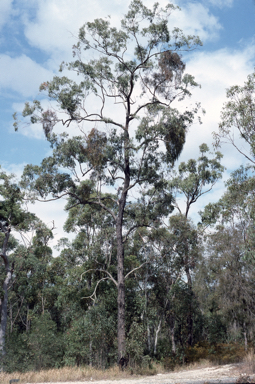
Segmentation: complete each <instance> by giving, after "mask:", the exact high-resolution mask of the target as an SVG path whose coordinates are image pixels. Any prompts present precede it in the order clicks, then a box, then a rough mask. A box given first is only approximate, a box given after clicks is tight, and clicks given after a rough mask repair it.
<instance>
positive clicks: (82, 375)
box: [0, 349, 255, 384]
mask: <svg viewBox="0 0 255 384" xmlns="http://www.w3.org/2000/svg"><path fill="white" fill-rule="evenodd" d="M225 359H226V357H225ZM225 359H223V360H225ZM241 361H242V359H241ZM217 363H219V362H218V361H217ZM217 363H216V361H214V362H213V361H211V359H200V360H199V361H196V362H193V363H190V364H186V365H185V366H183V365H181V366H179V365H176V366H175V367H174V368H173V370H174V371H175V372H178V371H180V370H185V371H187V370H195V369H203V368H209V367H212V366H215V365H217ZM222 363H224V364H225V361H222ZM169 370H170V369H169V367H166V365H165V364H160V363H154V364H152V366H151V367H150V368H149V367H148V366H147V367H140V368H138V367H137V368H127V369H126V370H125V371H123V372H122V371H120V370H119V368H118V367H117V366H114V367H111V368H109V369H104V370H102V369H96V368H93V367H89V366H86V367H64V368H59V369H50V370H42V371H39V372H34V371H33V372H32V371H31V372H26V373H21V372H13V373H0V383H1V384H9V382H10V380H11V379H19V380H20V382H19V384H22V383H49V382H68V381H69V382H70V381H71V382H72V381H91V379H92V380H93V381H95V380H118V379H128V378H130V379H131V378H135V377H138V376H141V375H144V376H149V375H156V374H159V373H166V372H168V371H169ZM238 370H239V372H240V377H239V380H241V379H244V377H246V378H248V377H249V376H247V375H252V374H254V373H255V353H254V350H253V349H250V350H249V351H248V352H247V353H246V354H245V356H244V358H243V364H242V366H240V369H238ZM239 382H243V381H239ZM246 382H249V381H246Z"/></svg>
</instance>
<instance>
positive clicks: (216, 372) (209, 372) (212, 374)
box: [30, 364, 255, 384]
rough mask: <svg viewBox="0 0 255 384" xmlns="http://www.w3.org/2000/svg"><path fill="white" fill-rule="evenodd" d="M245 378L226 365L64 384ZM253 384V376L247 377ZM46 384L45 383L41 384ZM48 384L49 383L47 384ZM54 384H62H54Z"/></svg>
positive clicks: (192, 383)
mask: <svg viewBox="0 0 255 384" xmlns="http://www.w3.org/2000/svg"><path fill="white" fill-rule="evenodd" d="M241 375H243V376H245V375H246V373H245V372H244V369H243V366H242V364H227V365H221V366H216V367H209V368H198V369H193V370H181V371H179V372H170V373H165V374H157V375H155V376H147V377H141V378H139V377H132V378H129V379H120V380H100V381H94V380H93V377H91V379H90V381H79V382H65V384H88V383H94V384H110V383H113V382H114V383H115V384H184V383H185V384H186V383H187V384H188V383H189V384H200V383H201V384H202V383H206V384H209V383H222V384H223V383H235V382H236V380H237V379H238V378H239V377H240V376H241ZM249 376H250V378H252V381H250V382H254V383H255V375H249ZM30 384H31V383H30ZM42 384H46V383H42ZM47 384H50V383H47ZM54 384H63V382H62V383H56V382H55V383H54Z"/></svg>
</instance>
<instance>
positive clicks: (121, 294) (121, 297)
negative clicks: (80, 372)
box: [116, 124, 130, 361]
mask: <svg viewBox="0 0 255 384" xmlns="http://www.w3.org/2000/svg"><path fill="white" fill-rule="evenodd" d="M128 146H129V134H128V124H127V125H126V129H125V140H124V174H125V178H124V183H123V190H122V193H121V197H120V199H119V211H118V217H117V223H116V232H117V260H118V261H117V262H118V267H117V269H118V361H120V359H121V358H122V357H123V358H124V357H125V354H126V341H125V276H124V244H123V234H122V227H123V216H124V208H125V205H126V201H127V193H128V187H129V185H130V167H129V150H128Z"/></svg>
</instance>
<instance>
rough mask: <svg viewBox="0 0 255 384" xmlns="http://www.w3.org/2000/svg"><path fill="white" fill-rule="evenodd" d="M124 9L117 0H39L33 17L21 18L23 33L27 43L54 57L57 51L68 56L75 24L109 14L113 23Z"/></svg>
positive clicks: (72, 42) (74, 40) (78, 26)
mask: <svg viewBox="0 0 255 384" xmlns="http://www.w3.org/2000/svg"><path fill="white" fill-rule="evenodd" d="M126 9H127V6H125V5H123V3H122V2H121V1H120V0H113V1H111V3H106V2H105V1H103V0H95V1H93V2H90V3H89V4H88V2H85V1H83V0H44V1H43V0H39V1H38V8H37V13H36V18H35V20H33V21H31V20H29V18H27V20H26V22H25V35H26V37H27V39H28V41H29V43H30V44H31V45H33V46H36V47H37V48H40V49H42V50H44V51H46V52H48V53H50V54H51V55H53V56H54V57H56V55H59V54H61V55H62V57H61V59H60V60H63V58H64V59H66V58H65V57H63V54H66V55H67V56H68V57H70V55H71V47H72V45H73V44H75V43H76V41H77V36H78V31H79V28H80V27H81V26H82V25H83V24H84V23H85V22H86V21H92V20H93V19H95V18H99V17H107V15H109V14H111V19H112V21H113V23H116V22H117V21H119V18H120V15H121V14H123V13H125V11H126ZM123 10H124V12H123Z"/></svg>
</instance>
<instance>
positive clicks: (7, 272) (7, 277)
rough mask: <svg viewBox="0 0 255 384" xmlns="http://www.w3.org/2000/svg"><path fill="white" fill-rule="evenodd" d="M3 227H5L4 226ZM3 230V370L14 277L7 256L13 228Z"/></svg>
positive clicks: (0, 343)
mask: <svg viewBox="0 0 255 384" xmlns="http://www.w3.org/2000/svg"><path fill="white" fill-rule="evenodd" d="M2 229H3V228H2ZM3 232H4V234H5V237H4V242H3V247H2V252H1V255H0V256H1V257H2V259H3V262H4V266H5V279H4V282H3V286H2V288H3V293H2V296H1V297H0V315H1V324H0V356H1V362H0V368H1V370H3V357H4V355H5V333H6V326H7V304H8V286H9V283H10V280H11V277H12V271H11V269H10V263H9V258H8V256H7V254H6V253H7V245H8V240H9V237H10V232H11V228H10V226H8V227H6V226H5V227H4V229H3Z"/></svg>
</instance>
